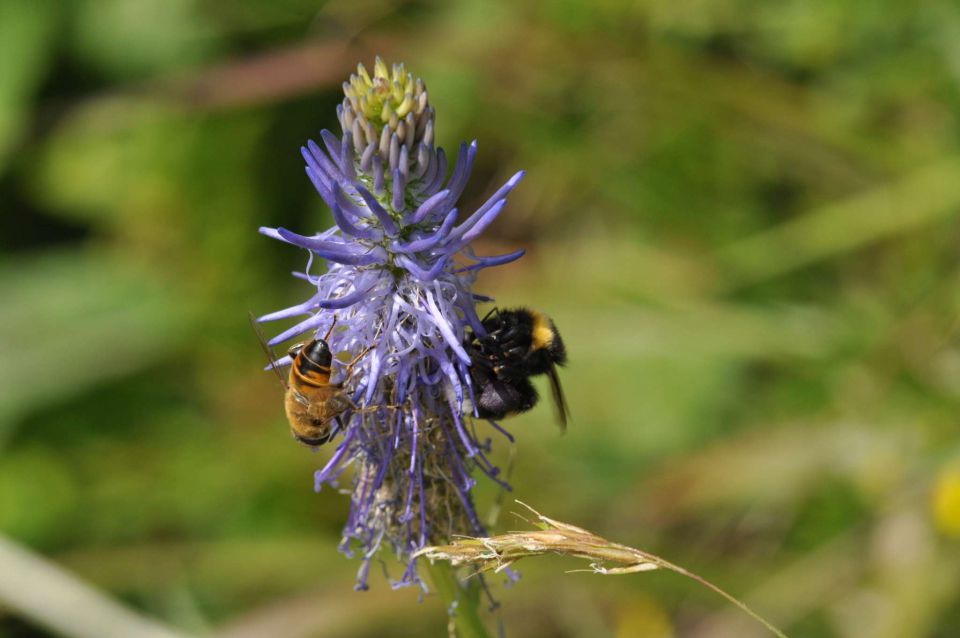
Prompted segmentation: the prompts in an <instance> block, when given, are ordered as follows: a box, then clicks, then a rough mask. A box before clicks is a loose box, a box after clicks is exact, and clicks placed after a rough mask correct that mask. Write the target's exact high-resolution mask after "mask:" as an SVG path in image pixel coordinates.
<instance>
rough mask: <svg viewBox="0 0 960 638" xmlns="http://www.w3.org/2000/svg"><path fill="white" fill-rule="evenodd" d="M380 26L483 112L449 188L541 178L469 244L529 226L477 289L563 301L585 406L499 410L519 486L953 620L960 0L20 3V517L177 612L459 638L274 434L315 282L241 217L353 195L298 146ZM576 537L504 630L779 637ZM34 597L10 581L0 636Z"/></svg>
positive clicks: (760, 589)
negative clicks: (325, 189)
mask: <svg viewBox="0 0 960 638" xmlns="http://www.w3.org/2000/svg"><path fill="white" fill-rule="evenodd" d="M377 53H379V54H381V55H383V56H384V57H385V59H386V60H387V61H388V62H392V61H405V62H406V63H407V64H408V67H409V68H411V69H412V70H413V71H414V72H415V73H417V74H419V75H421V76H422V77H423V78H424V79H425V80H426V83H427V85H428V87H429V89H430V97H431V102H432V103H433V104H434V105H435V107H436V109H437V113H438V127H439V140H440V143H441V145H443V146H445V147H446V148H447V149H451V148H455V147H456V145H457V144H458V143H459V142H460V141H462V140H471V139H474V138H476V139H478V140H479V143H480V153H479V157H478V160H477V167H476V169H475V171H474V176H473V179H472V181H471V183H470V186H469V187H468V190H467V192H466V194H465V199H466V203H465V205H464V206H462V207H461V209H468V208H470V205H471V204H472V205H474V206H475V205H476V204H478V203H479V202H481V201H482V200H483V198H484V196H485V195H486V194H489V193H490V192H492V190H493V189H494V188H496V186H497V185H498V184H499V183H501V182H502V181H503V180H504V179H505V178H506V177H508V176H509V175H510V174H512V173H513V172H514V171H516V170H518V169H519V168H524V169H526V170H527V177H526V179H525V180H524V182H523V184H522V185H521V187H520V188H519V189H518V190H517V191H516V192H515V194H514V195H513V196H512V197H511V201H510V205H509V207H508V209H507V211H506V213H505V214H504V215H503V216H501V218H500V219H499V220H498V221H497V223H496V224H494V226H493V227H492V228H491V230H490V231H489V232H488V233H487V234H486V236H485V238H484V239H483V241H482V242H481V245H480V246H479V248H480V251H479V252H482V253H486V254H490V253H494V252H505V251H507V250H513V249H516V248H518V247H525V248H527V249H528V251H529V252H528V256H527V257H526V258H525V259H523V260H521V261H520V262H517V263H515V264H512V265H509V266H506V267H503V268H499V269H494V270H493V271H492V272H488V273H486V274H485V275H484V276H483V277H482V278H481V281H480V282H479V286H478V289H479V291H480V292H484V293H487V294H491V295H493V296H496V297H497V299H498V301H499V302H500V303H501V304H507V305H514V304H526V305H532V306H535V307H538V308H541V309H543V310H545V311H546V312H548V313H549V314H550V315H552V316H553V318H554V319H555V320H556V323H557V325H558V326H559V327H560V329H561V331H562V333H563V335H564V337H565V339H566V342H567V344H568V348H569V350H570V359H571V361H570V365H569V366H568V368H567V369H566V370H565V371H564V374H563V380H564V382H565V388H566V391H567V393H568V399H569V402H570V406H571V410H572V416H573V420H572V423H571V426H570V429H569V431H568V433H567V434H566V435H565V436H560V435H559V434H558V431H557V429H556V428H555V426H554V425H553V423H552V421H551V412H550V410H549V408H547V407H546V406H544V407H542V408H541V409H538V410H536V411H534V412H533V413H530V414H528V415H524V416H522V417H519V418H516V419H515V420H513V421H512V422H511V423H510V424H509V425H510V429H511V430H512V431H513V432H514V433H515V434H516V436H517V445H516V450H515V463H514V466H515V467H514V471H513V483H514V486H515V492H514V496H516V497H517V498H520V499H522V500H523V501H525V502H527V503H529V504H531V505H532V506H534V507H536V508H537V509H538V510H540V511H541V512H543V513H545V514H547V515H548V516H551V517H553V518H557V519H560V520H563V521H568V522H571V523H574V524H577V525H581V526H584V527H587V528H589V529H591V530H593V531H595V532H597V533H599V534H602V535H604V536H607V537H608V538H611V539H614V540H617V541H620V542H623V543H626V544H630V545H634V546H637V547H641V548H644V549H647V550H650V551H653V552H656V553H659V554H660V555H662V556H664V557H665V558H667V559H668V560H671V561H673V562H676V563H678V564H680V565H683V566H685V567H687V568H689V569H691V570H693V571H696V572H698V573H700V574H701V575H703V576H704V577H706V578H708V579H710V580H712V581H714V582H716V583H718V584H719V585H721V586H722V587H724V588H726V589H727V590H729V591H730V592H732V593H734V594H735V595H738V596H741V597H743V598H744V599H745V600H746V601H747V602H748V603H749V604H751V605H752V606H754V608H755V609H756V610H757V611H758V612H759V613H761V614H762V615H764V616H766V617H767V618H769V619H770V620H771V621H772V622H774V623H775V624H777V625H779V626H781V627H782V628H783V629H784V630H786V631H787V633H788V634H790V635H793V636H812V637H824V638H827V637H838V638H841V637H843V638H845V637H857V638H860V637H864V636H870V637H872V636H876V637H884V638H886V637H890V638H895V637H900V636H925V637H926V636H929V637H943V638H946V637H948V636H956V635H957V632H958V631H960V425H958V418H957V413H958V408H960V347H958V326H960V323H958V317H960V123H958V116H960V7H958V6H957V5H956V4H955V3H954V2H951V1H950V0H928V1H926V2H923V3H914V2H906V1H902V2H893V1H888V0H883V1H878V2H869V3H867V2H836V1H833V0H790V1H785V2H777V3H770V2H759V1H749V0H729V1H721V0H695V1H691V2H677V1H668V0H643V1H640V2H625V1H624V2H619V1H615V0H601V1H593V2H577V1H575V0H548V1H546V2H538V3H517V2H510V1H507V0H500V1H498V2H490V1H483V2H481V1H479V0H463V1H456V2H445V1H439V0H435V1H430V0H420V1H415V2H404V3H388V2H382V1H379V0H362V1H356V2H349V3H327V4H324V3H322V2H316V1H307V0H283V1H281V2H273V3H266V2H253V1H252V0H246V1H241V2H226V1H224V0H172V1H169V2H147V1H145V0H77V1H74V2H69V3H53V2H39V1H27V0H23V1H21V0H2V1H0V251H2V255H0V388H2V389H0V532H2V535H4V536H6V537H8V538H11V539H14V540H15V541H17V542H19V543H22V544H23V545H25V546H27V547H29V548H31V549H32V550H33V551H35V552H37V553H39V554H42V555H44V556H46V557H47V558H49V559H50V560H51V561H53V562H55V563H56V564H58V565H60V566H62V567H64V568H66V569H68V570H70V571H71V572H72V573H74V574H76V575H77V576H79V577H80V578H82V579H84V580H86V581H89V582H91V583H93V584H94V585H96V586H97V587H99V588H102V589H103V590H105V591H107V592H109V594H110V595H111V596H113V597H115V598H116V599H118V600H120V601H122V602H123V603H125V604H127V605H129V606H131V607H132V608H135V609H138V610H140V611H142V612H143V613H145V614H147V615H150V616H153V617H156V618H158V619H160V620H162V621H163V622H165V623H166V624H168V625H170V626H173V627H177V628H180V629H181V630H182V631H184V632H188V633H198V634H210V633H218V634H219V635H223V636H228V637H232V638H239V637H246V636H266V635H272V636H284V637H295V638H296V637H303V638H307V637H313V636H383V635H389V636H421V635H445V632H446V620H445V617H444V611H443V608H442V605H441V604H440V603H439V602H438V601H436V600H435V597H432V596H428V597H427V599H426V601H425V602H424V603H423V604H418V603H417V595H416V592H413V591H409V590H406V591H400V592H392V591H390V588H389V586H388V584H387V581H386V580H384V579H383V578H381V577H380V576H379V575H374V576H372V577H371V585H372V591H370V592H366V593H356V592H354V591H353V590H352V587H353V583H354V574H355V570H356V569H357V567H358V566H359V563H358V562H357V561H355V560H348V559H346V558H344V557H342V556H341V555H340V554H338V553H337V552H336V551H335V545H336V543H337V541H338V540H339V531H340V527H341V525H342V522H343V520H344V518H345V515H346V508H347V499H346V498H345V497H343V496H341V495H338V494H335V493H332V492H330V491H325V492H323V493H321V494H314V492H313V490H312V473H313V471H314V470H315V469H317V468H318V467H319V466H320V465H321V464H322V463H323V462H324V459H325V458H326V457H327V456H328V455H329V451H328V450H323V451H321V452H319V453H317V454H314V453H311V452H310V451H308V450H307V449H305V448H302V447H300V446H298V445H296V444H295V443H294V442H293V441H292V439H291V438H290V436H289V433H288V430H287V426H286V424H285V421H284V418H283V411H282V407H281V396H280V393H279V389H278V386H277V384H276V381H275V380H274V379H273V378H272V377H271V376H270V375H267V374H264V373H262V372H261V370H260V369H261V366H262V365H263V354H262V353H261V351H260V349H259V347H258V346H257V344H256V341H255V339H254V337H253V333H252V331H251V329H250V326H249V325H248V322H247V314H248V312H251V311H252V312H254V313H255V314H260V313H264V312H268V311H271V310H274V309H277V308H280V307H285V306H287V305H290V304H291V303H295V302H298V301H300V300H301V299H303V298H305V297H306V296H307V291H306V289H305V287H304V286H303V285H302V282H300V283H298V282H297V281H296V280H294V279H293V278H291V277H290V276H289V274H288V272H289V271H290V270H292V269H295V268H299V267H300V266H302V264H303V262H304V259H305V255H304V253H303V252H302V251H297V250H292V249H290V248H289V247H286V246H284V245H282V244H280V243H278V242H274V241H271V240H269V239H266V238H264V237H262V236H259V235H258V234H257V232H256V229H257V227H258V226H260V225H268V226H278V225H282V226H285V227H288V228H291V229H295V230H297V231H301V232H311V231H315V230H319V229H322V228H325V227H327V226H329V225H330V224H331V219H330V214H329V211H328V210H326V209H325V208H324V207H323V206H322V204H321V201H320V198H319V196H317V195H316V193H315V192H314V190H313V188H312V186H311V185H310V183H309V181H308V180H307V179H306V178H305V176H304V174H303V169H302V160H301V158H300V156H299V146H300V145H301V144H302V143H303V142H304V141H305V140H306V139H308V138H311V137H312V138H316V137H317V135H318V132H319V130H320V129H321V128H325V127H326V128H333V127H334V126H335V117H334V108H335V105H336V104H337V103H338V102H339V100H340V88H339V86H340V83H341V82H342V81H343V80H344V79H345V78H346V77H347V76H348V75H349V73H350V72H351V70H352V69H353V67H354V66H355V65H356V63H357V62H358V61H363V62H365V63H366V64H367V65H368V66H369V65H370V64H371V63H372V60H373V57H374V55H375V54H377ZM508 455H509V451H508V450H506V449H501V450H500V455H499V458H500V459H501V461H503V462H504V463H506V462H507V457H508ZM494 496H495V495H494V492H493V490H492V489H490V488H489V486H485V487H483V488H481V489H480V493H479V495H478V498H479V499H480V502H481V509H482V510H483V511H487V510H488V509H490V507H491V503H492V502H493V499H494ZM518 509H519V507H518V506H515V505H513V504H512V503H511V502H510V501H509V498H508V499H506V500H505V502H504V503H503V507H502V510H503V511H502V515H501V516H500V520H499V522H498V524H497V526H496V528H495V529H496V530H498V531H503V530H506V529H514V528H517V527H523V526H524V524H522V523H519V522H518V521H517V520H516V519H515V518H514V517H513V516H511V514H510V512H511V511H516V510H518ZM580 567H582V565H581V564H578V563H577V562H576V561H571V560H562V559H552V558H543V559H535V560H531V561H529V562H527V563H526V564H522V563H521V565H520V571H522V572H523V574H524V577H523V579H522V580H521V581H520V583H519V584H518V585H517V586H515V587H513V588H512V589H509V590H504V589H503V588H502V587H501V586H500V582H501V580H502V579H501V578H500V577H494V578H493V579H492V582H493V583H494V584H495V585H496V590H497V597H498V598H499V599H500V600H501V601H502V603H503V606H502V609H501V610H500V611H499V612H498V614H497V615H492V616H491V625H494V624H495V623H496V622H497V616H498V617H499V619H500V620H502V622H503V623H504V624H505V626H506V627H507V628H508V634H509V635H513V636H532V637H540V636H543V637H548V636H560V637H568V636H569V637H580V636H617V637H628V636H651V637H656V638H660V637H667V636H696V637H715V636H720V637H726V636H730V637H733V636H746V637H751V636H763V635H767V634H765V633H764V630H763V628H762V627H760V626H759V625H756V624H754V623H752V622H751V621H750V620H749V619H747V618H745V617H744V616H743V615H742V614H740V613H739V612H738V611H736V610H735V609H733V608H732V607H731V606H730V605H728V604H727V603H725V602H724V601H723V600H721V599H720V598H719V597H717V596H715V595H714V594H712V593H711V592H709V591H707V590H705V589H703V588H701V587H699V586H698V585H696V584H695V583H693V582H691V581H687V580H685V579H683V578H681V577H679V576H676V575H673V574H667V573H654V574H647V575H642V576H629V577H607V578H601V577H599V576H593V575H590V574H582V573H580V574H568V575H564V574H562V572H563V571H565V570H567V569H575V568H580ZM0 571H2V569H0ZM28 576H29V575H28V574H18V575H14V576H11V574H10V573H9V572H8V573H7V574H6V576H4V577H3V578H6V579H7V580H8V581H9V580H10V579H11V578H13V579H14V580H17V579H21V580H22V581H23V582H24V583H27V582H28V580H29V579H28ZM25 587H28V585H25ZM41 624H42V623H41V622H39V621H37V619H36V618H28V617H27V615H25V614H22V613H19V612H18V610H17V609H15V608H10V607H3V606H2V605H0V636H3V637H17V638H25V637H30V638H33V637H40V636H48V635H51V634H49V633H47V630H45V629H43V628H42V627H41Z"/></svg>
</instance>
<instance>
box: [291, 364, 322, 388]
mask: <svg viewBox="0 0 960 638" xmlns="http://www.w3.org/2000/svg"><path fill="white" fill-rule="evenodd" d="M317 367H318V368H320V372H304V371H303V370H301V369H300V368H299V367H297V366H296V365H295V366H294V367H293V368H292V370H291V372H292V373H293V374H294V375H296V377H297V380H298V381H299V382H300V383H305V384H307V385H312V386H315V387H318V388H320V387H323V386H325V385H330V368H329V367H327V366H317Z"/></svg>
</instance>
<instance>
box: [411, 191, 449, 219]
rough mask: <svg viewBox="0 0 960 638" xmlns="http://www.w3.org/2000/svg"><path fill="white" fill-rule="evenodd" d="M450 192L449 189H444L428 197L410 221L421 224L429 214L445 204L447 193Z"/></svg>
mask: <svg viewBox="0 0 960 638" xmlns="http://www.w3.org/2000/svg"><path fill="white" fill-rule="evenodd" d="M449 194H450V191H449V190H442V191H440V192H439V193H434V194H433V195H431V196H430V197H428V198H427V199H426V200H424V202H423V203H422V204H420V207H419V208H418V209H417V211H416V212H415V213H414V214H413V217H411V218H410V223H411V224H419V223H420V222H422V221H423V220H424V219H426V218H427V216H428V215H430V214H431V213H433V212H434V211H435V210H437V209H439V208H441V207H442V206H443V204H445V203H446V199H447V195H449ZM451 201H453V200H451Z"/></svg>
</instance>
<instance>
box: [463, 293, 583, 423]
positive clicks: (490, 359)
mask: <svg viewBox="0 0 960 638" xmlns="http://www.w3.org/2000/svg"><path fill="white" fill-rule="evenodd" d="M481 323H482V324H483V327H484V329H485V330H486V332H487V335H486V336H485V337H478V336H477V335H475V334H470V333H468V334H467V337H466V339H465V343H464V346H465V348H466V349H467V352H468V354H470V358H471V360H472V362H473V363H472V365H471V367H470V377H471V381H472V382H473V389H474V404H475V407H476V410H477V416H479V417H480V418H484V419H502V418H504V417H508V416H511V415H514V414H519V413H520V412H526V411H527V410H529V409H531V408H532V407H533V406H535V405H536V404H537V401H538V400H539V396H538V395H537V390H536V388H534V387H533V384H532V383H531V382H530V377H532V376H536V375H539V374H546V375H547V377H548V378H549V379H550V389H551V392H552V394H553V402H554V406H555V409H556V414H557V421H558V422H559V424H560V427H561V428H563V429H566V427H567V416H568V414H569V410H568V408H567V402H566V399H565V398H564V396H563V389H562V388H561V387H560V378H559V376H558V375H557V367H558V366H562V365H564V364H565V363H566V362H567V351H566V348H564V345H563V339H561V338H560V333H559V332H557V327H556V325H554V323H553V320H552V319H550V318H549V317H547V316H546V315H544V314H543V313H541V312H537V311H536V310H531V309H529V308H515V309H511V310H500V309H497V308H494V309H493V310H492V311H490V313H488V314H487V316H486V317H484V319H483V321H482V322H481Z"/></svg>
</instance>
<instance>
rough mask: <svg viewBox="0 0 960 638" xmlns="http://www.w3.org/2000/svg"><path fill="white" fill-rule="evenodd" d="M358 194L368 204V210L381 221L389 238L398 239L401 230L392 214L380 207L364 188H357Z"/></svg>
mask: <svg viewBox="0 0 960 638" xmlns="http://www.w3.org/2000/svg"><path fill="white" fill-rule="evenodd" d="M357 193H359V195H360V197H361V198H363V201H364V202H365V203H366V204H367V208H369V209H370V210H371V211H372V212H373V214H374V215H376V216H377V219H379V220H380V225H381V226H383V230H384V232H386V233H387V235H388V236H389V237H396V236H397V233H399V232H400V228H399V227H398V226H397V222H395V221H393V217H391V216H390V213H388V212H387V211H386V209H385V208H384V207H383V206H381V205H380V202H378V201H377V198H376V197H374V196H373V194H372V193H371V192H370V191H368V190H367V189H366V188H364V187H363V186H359V185H358V186H357Z"/></svg>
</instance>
